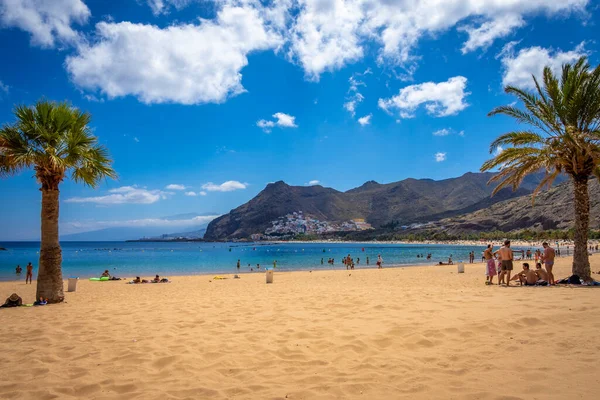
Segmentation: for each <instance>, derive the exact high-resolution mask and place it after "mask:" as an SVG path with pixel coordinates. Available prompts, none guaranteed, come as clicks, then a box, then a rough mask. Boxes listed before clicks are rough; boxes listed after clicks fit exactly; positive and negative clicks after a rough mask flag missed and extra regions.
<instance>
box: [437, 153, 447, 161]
mask: <svg viewBox="0 0 600 400" xmlns="http://www.w3.org/2000/svg"><path fill="white" fill-rule="evenodd" d="M435 161H436V162H442V161H446V153H442V152H438V153H435Z"/></svg>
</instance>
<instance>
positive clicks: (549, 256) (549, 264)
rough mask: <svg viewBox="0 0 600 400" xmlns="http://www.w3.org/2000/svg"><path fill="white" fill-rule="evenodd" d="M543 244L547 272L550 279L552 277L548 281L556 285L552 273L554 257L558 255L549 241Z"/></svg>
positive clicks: (543, 257) (543, 258) (543, 259)
mask: <svg viewBox="0 0 600 400" xmlns="http://www.w3.org/2000/svg"><path fill="white" fill-rule="evenodd" d="M542 246H543V247H544V255H543V256H542V261H543V262H544V266H545V267H546V272H548V279H550V281H549V282H548V283H549V284H551V285H554V274H553V273H552V268H553V267H554V257H556V252H555V251H554V249H553V248H552V247H550V246H549V245H548V242H544V243H542Z"/></svg>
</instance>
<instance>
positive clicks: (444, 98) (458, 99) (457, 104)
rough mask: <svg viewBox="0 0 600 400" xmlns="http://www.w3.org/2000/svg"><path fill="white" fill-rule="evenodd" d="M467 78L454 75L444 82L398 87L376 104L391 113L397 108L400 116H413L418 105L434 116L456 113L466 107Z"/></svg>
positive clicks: (467, 93)
mask: <svg viewBox="0 0 600 400" xmlns="http://www.w3.org/2000/svg"><path fill="white" fill-rule="evenodd" d="M466 85H467V78H465V77H463V76H455V77H453V78H450V79H448V80H447V81H446V82H440V83H434V82H425V83H421V84H418V85H411V86H407V87H405V88H402V89H400V93H399V94H398V95H397V96H394V97H392V98H389V99H379V102H378V105H379V107H380V108H382V109H383V110H385V111H387V112H388V113H391V111H392V110H393V109H397V110H398V113H399V115H400V118H413V117H414V116H415V115H414V113H415V111H416V110H417V108H419V106H421V105H425V109H426V110H427V113H428V114H430V115H433V116H435V117H446V116H449V115H455V114H458V113H459V112H460V111H462V110H464V109H465V108H467V107H468V104H467V103H466V102H465V97H466V96H468V95H469V94H470V93H469V92H465V88H466Z"/></svg>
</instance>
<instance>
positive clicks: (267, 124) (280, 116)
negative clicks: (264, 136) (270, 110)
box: [256, 112, 298, 133]
mask: <svg viewBox="0 0 600 400" xmlns="http://www.w3.org/2000/svg"><path fill="white" fill-rule="evenodd" d="M273 118H275V119H276V121H268V120H265V119H261V120H259V121H257V122H256V126H258V127H259V128H262V129H263V130H264V131H265V132H267V133H269V132H271V130H272V128H273V127H275V126H278V127H280V128H297V127H298V125H296V117H294V116H291V115H289V114H285V113H282V112H277V113H275V114H273Z"/></svg>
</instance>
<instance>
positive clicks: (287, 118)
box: [273, 112, 298, 128]
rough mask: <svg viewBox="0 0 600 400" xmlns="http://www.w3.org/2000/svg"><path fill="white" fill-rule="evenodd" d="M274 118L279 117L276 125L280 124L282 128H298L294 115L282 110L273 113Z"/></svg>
mask: <svg viewBox="0 0 600 400" xmlns="http://www.w3.org/2000/svg"><path fill="white" fill-rule="evenodd" d="M273 118H277V122H276V123H275V125H277V126H280V127H282V128H297V127H298V125H296V123H295V120H296V117H292V116H291V115H288V114H284V113H281V112H278V113H275V114H273Z"/></svg>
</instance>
